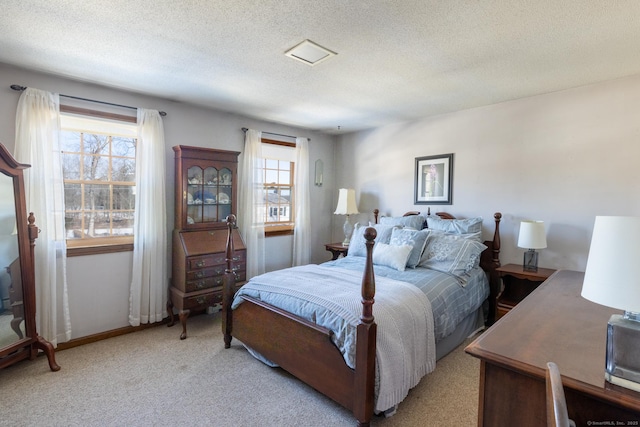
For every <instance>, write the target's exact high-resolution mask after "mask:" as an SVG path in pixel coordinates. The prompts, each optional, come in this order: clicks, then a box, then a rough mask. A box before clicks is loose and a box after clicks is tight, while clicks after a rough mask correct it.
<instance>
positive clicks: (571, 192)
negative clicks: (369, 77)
mask: <svg viewBox="0 0 640 427" xmlns="http://www.w3.org/2000/svg"><path fill="white" fill-rule="evenodd" d="M639 137H640V76H633V77H629V78H625V79H619V80H614V81H608V82H604V83H600V84H595V85H591V86H587V87H580V88H576V89H572V90H566V91H561V92H555V93H551V94H546V95H541V96H536V97H531V98H526V99H520V100H514V101H510V102H505V103H501V104H496V105H491V106H486V107H482V108H475V109H470V110H465V111H460V112H456V113H451V114H445V115H440V116H435V117H429V118H425V119H423V120H419V121H415V122H409V123H402V124H398V125H393V126H386V127H382V128H378V129H375V130H371V131H366V132H358V133H353V134H348V135H343V136H342V137H341V138H340V140H339V144H338V147H337V149H336V167H337V171H339V173H338V178H337V184H338V186H339V187H342V186H348V187H353V188H356V189H357V191H358V193H359V196H358V199H359V207H360V211H361V212H363V211H364V212H370V211H372V210H373V209H374V208H376V207H377V208H380V210H381V212H383V213H385V214H388V215H401V214H402V213H404V212H405V211H409V210H420V211H422V212H426V211H427V207H428V205H415V204H414V184H413V182H414V176H415V158H416V157H421V156H428V155H436V154H445V153H454V155H455V156H454V178H453V204H452V205H432V206H430V207H431V211H432V213H433V212H437V211H447V212H450V213H452V214H454V215H457V216H460V217H471V216H482V217H483V218H484V226H485V230H486V231H485V238H489V237H490V231H492V230H493V220H492V216H493V213H494V212H496V211H500V212H502V215H503V219H502V223H501V226H500V229H501V234H502V255H501V260H502V263H503V264H504V263H508V262H515V263H521V262H522V252H523V250H522V249H520V248H517V246H516V242H517V238H518V227H519V222H520V220H523V219H536V220H543V221H545V226H546V230H547V245H548V248H547V249H543V250H541V251H540V261H539V265H540V266H542V267H548V268H565V269H573V270H580V271H584V267H585V265H586V259H587V254H588V251H589V244H590V239H591V232H592V228H593V222H594V218H595V216H596V215H640V198H639V197H638V193H639V191H638V190H639V183H640V167H639V164H640V141H639V139H640V138H639ZM359 217H360V219H361V220H363V219H366V216H365V215H360V216H359ZM333 233H334V234H333V235H334V240H335V238H337V237H339V236H340V227H339V222H334V226H333Z"/></svg>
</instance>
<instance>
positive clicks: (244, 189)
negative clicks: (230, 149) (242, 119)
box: [236, 129, 266, 280]
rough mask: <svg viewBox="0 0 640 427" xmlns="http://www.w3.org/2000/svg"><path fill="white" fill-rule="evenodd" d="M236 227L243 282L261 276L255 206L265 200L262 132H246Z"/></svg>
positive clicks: (260, 224) (261, 230)
mask: <svg viewBox="0 0 640 427" xmlns="http://www.w3.org/2000/svg"><path fill="white" fill-rule="evenodd" d="M239 169H240V172H239V175H240V176H239V191H238V200H239V202H238V205H239V206H238V209H237V213H236V216H237V218H238V227H239V229H240V235H241V236H242V238H243V239H244V243H245V245H246V246H247V280H248V279H250V278H251V277H254V276H257V275H259V274H262V273H264V271H265V262H264V243H265V241H264V218H263V217H262V215H258V210H257V209H256V206H259V205H264V203H265V201H266V199H265V194H264V186H263V171H262V132H260V131H256V130H253V129H249V130H247V132H246V133H245V139H244V152H243V153H242V155H241V156H240V165H239Z"/></svg>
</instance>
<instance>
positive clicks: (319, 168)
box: [315, 159, 324, 187]
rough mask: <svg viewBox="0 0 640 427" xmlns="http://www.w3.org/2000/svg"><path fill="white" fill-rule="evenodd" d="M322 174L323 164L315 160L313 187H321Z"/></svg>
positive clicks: (319, 160) (320, 160)
mask: <svg viewBox="0 0 640 427" xmlns="http://www.w3.org/2000/svg"><path fill="white" fill-rule="evenodd" d="M323 174H324V163H323V162H322V159H318V160H316V178H315V185H316V186H317V187H322V175H323Z"/></svg>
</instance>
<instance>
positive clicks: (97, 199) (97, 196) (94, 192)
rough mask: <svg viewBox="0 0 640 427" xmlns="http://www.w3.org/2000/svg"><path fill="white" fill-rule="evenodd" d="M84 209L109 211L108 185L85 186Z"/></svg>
mask: <svg viewBox="0 0 640 427" xmlns="http://www.w3.org/2000/svg"><path fill="white" fill-rule="evenodd" d="M84 191H85V194H84V208H85V209H90V210H105V209H109V206H110V203H109V201H110V200H109V186H108V185H91V184H87V185H85V190H84Z"/></svg>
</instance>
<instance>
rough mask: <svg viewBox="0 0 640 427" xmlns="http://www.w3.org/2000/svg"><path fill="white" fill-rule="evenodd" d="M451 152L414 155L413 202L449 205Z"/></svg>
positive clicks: (451, 171) (451, 174)
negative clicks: (434, 154) (433, 154)
mask: <svg viewBox="0 0 640 427" xmlns="http://www.w3.org/2000/svg"><path fill="white" fill-rule="evenodd" d="M452 187H453V153H450V154H440V155H437V156H425V157H416V182H415V204H417V205H427V204H429V205H437V204H440V205H450V204H451V203H452V202H451V195H452Z"/></svg>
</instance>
